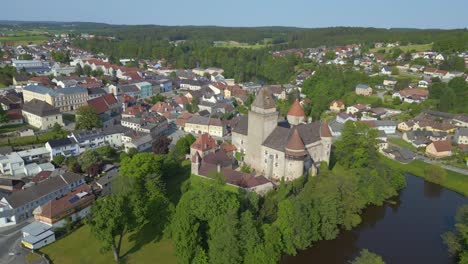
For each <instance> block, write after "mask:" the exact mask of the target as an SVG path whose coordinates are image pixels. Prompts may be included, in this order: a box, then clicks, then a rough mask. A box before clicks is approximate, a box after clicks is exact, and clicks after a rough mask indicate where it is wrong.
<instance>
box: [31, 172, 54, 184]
mask: <svg viewBox="0 0 468 264" xmlns="http://www.w3.org/2000/svg"><path fill="white" fill-rule="evenodd" d="M51 174H52V172H51V171H41V172H39V173H38V174H36V175H35V176H34V177H33V178H32V179H31V181H33V182H35V183H38V182H41V181H43V180H46V179H48V178H49V177H50V175H51Z"/></svg>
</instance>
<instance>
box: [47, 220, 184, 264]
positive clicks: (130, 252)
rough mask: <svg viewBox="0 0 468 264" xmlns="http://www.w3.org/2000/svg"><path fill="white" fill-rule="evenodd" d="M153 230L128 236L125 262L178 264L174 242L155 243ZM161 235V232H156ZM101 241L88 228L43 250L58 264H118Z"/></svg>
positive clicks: (85, 226) (124, 253) (128, 263)
mask: <svg viewBox="0 0 468 264" xmlns="http://www.w3.org/2000/svg"><path fill="white" fill-rule="evenodd" d="M154 233H155V232H152V230H151V228H146V230H144V232H138V235H136V234H135V233H133V234H130V235H127V236H125V238H124V239H123V241H122V249H121V255H122V263H127V264H133V263H134V264H137V263H168V264H170V263H177V259H176V256H175V254H174V249H173V247H172V243H171V241H170V240H167V239H162V240H160V241H157V240H155V237H154ZM156 233H157V232H156ZM100 247H101V245H100V242H99V241H98V240H96V239H95V238H94V236H93V235H92V234H91V228H90V227H89V226H87V225H84V226H82V227H80V228H78V229H77V230H75V231H74V232H73V233H71V234H70V235H68V236H66V237H64V238H62V239H60V240H58V241H56V242H55V243H53V244H51V245H48V246H46V247H44V248H42V249H41V250H40V251H41V252H42V253H45V254H47V256H48V257H49V259H50V260H51V261H52V263H54V264H82V263H93V264H107V263H114V257H113V255H112V252H106V253H101V252H100Z"/></svg>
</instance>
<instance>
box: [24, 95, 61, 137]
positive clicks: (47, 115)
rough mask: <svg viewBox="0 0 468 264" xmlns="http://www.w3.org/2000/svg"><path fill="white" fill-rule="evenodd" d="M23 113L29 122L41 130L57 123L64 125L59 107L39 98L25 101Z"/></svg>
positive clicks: (25, 119)
mask: <svg viewBox="0 0 468 264" xmlns="http://www.w3.org/2000/svg"><path fill="white" fill-rule="evenodd" d="M22 114H23V118H24V121H25V122H26V123H27V124H29V125H31V126H34V127H37V128H39V129H41V130H45V129H50V128H52V127H53V126H54V124H55V123H57V124H59V125H60V126H63V125H64V124H63V120H62V114H61V113H60V110H59V109H58V108H55V107H53V106H52V105H50V104H48V103H47V102H44V101H40V100H37V99H33V100H31V101H28V102H26V103H24V105H23V110H22Z"/></svg>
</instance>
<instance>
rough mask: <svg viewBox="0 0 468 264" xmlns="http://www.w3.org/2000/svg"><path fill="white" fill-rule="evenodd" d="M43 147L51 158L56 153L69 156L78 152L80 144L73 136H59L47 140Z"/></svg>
mask: <svg viewBox="0 0 468 264" xmlns="http://www.w3.org/2000/svg"><path fill="white" fill-rule="evenodd" d="M45 148H46V149H47V150H48V151H49V152H50V158H51V160H53V159H54V157H55V156H57V155H62V156H64V157H70V156H76V155H79V154H80V146H79V145H78V142H76V140H75V139H74V138H61V139H55V140H51V141H48V142H47V143H46V144H45Z"/></svg>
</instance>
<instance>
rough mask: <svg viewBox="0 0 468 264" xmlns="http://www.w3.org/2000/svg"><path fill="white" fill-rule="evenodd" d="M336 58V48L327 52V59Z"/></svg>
mask: <svg viewBox="0 0 468 264" xmlns="http://www.w3.org/2000/svg"><path fill="white" fill-rule="evenodd" d="M335 58H336V53H335V51H334V50H329V51H327V52H326V53H325V59H326V60H334V59H335Z"/></svg>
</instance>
